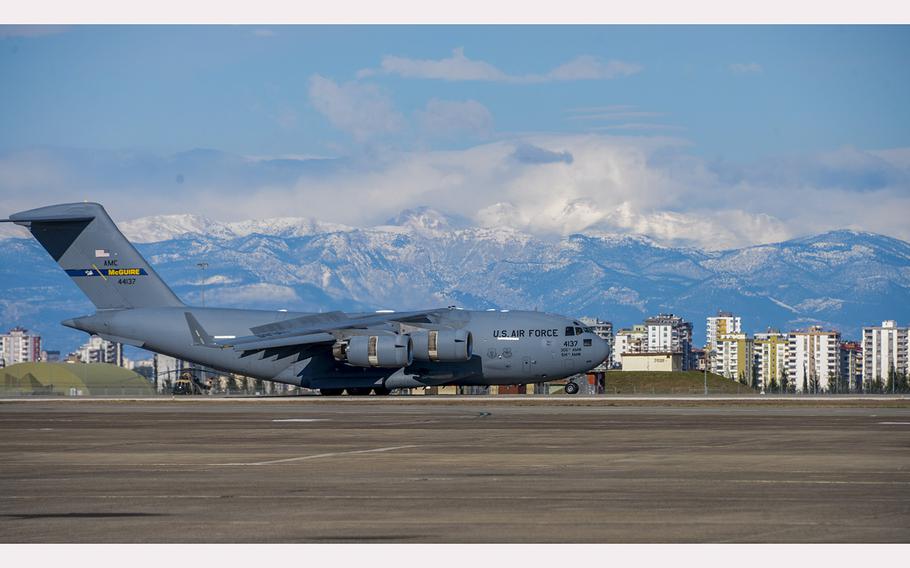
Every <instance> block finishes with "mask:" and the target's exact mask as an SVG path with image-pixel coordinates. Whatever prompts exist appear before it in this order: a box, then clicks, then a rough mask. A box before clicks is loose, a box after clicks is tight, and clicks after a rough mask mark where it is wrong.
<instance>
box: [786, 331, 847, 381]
mask: <svg viewBox="0 0 910 568" xmlns="http://www.w3.org/2000/svg"><path fill="white" fill-rule="evenodd" d="M839 373H840V332H837V331H824V330H822V328H821V327H819V326H812V327H810V328H809V329H808V330H805V331H792V332H790V333H789V335H788V342H787V380H788V382H789V384H790V385H792V386H793V387H795V390H796V391H797V392H803V393H805V392H808V393H820V392H826V391H830V390H834V389H832V388H831V383H832V382H834V381H836V380H837V379H838V375H839ZM835 388H836V387H835Z"/></svg>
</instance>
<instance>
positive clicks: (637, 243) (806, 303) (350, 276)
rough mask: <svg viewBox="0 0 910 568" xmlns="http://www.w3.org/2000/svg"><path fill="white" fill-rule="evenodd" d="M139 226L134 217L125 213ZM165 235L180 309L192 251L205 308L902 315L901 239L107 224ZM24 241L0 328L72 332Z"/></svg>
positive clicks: (154, 249)
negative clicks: (699, 240)
mask: <svg viewBox="0 0 910 568" xmlns="http://www.w3.org/2000/svg"><path fill="white" fill-rule="evenodd" d="M137 221H142V222H141V223H138V222H137ZM121 227H122V228H123V230H124V233H125V234H127V236H128V237H130V238H131V239H135V238H136V235H137V234H141V235H144V236H145V237H155V238H158V237H163V238H161V239H160V240H153V241H151V242H143V241H142V240H141V237H140V239H139V240H135V242H136V245H137V248H138V249H139V250H140V252H141V253H142V254H144V255H146V257H147V258H148V259H149V262H150V263H151V264H152V265H153V266H154V267H155V269H156V271H157V272H158V273H159V274H160V275H161V276H162V277H163V278H164V279H165V281H167V282H168V284H170V285H171V286H172V287H173V288H174V290H175V292H177V294H178V295H179V296H180V297H181V298H182V299H184V301H187V302H188V303H193V304H198V303H200V300H201V295H202V274H201V271H200V269H199V268H198V267H197V263H198V262H202V261H205V262H207V263H208V268H207V269H206V271H205V282H206V291H205V297H206V302H207V304H208V305H220V306H225V307H255V308H264V309H282V308H283V309H290V310H301V311H320V310H328V309H343V310H372V309H388V308H392V309H412V308H424V307H427V306H432V305H451V304H456V305H461V306H463V307H465V308H471V309H486V308H512V309H522V308H526V309H535V308H536V309H541V310H545V311H552V312H558V313H564V314H566V315H572V316H582V315H588V316H597V317H600V318H602V319H607V320H610V321H612V322H613V323H614V326H615V328H616V329H618V328H620V327H626V326H630V325H632V324H634V323H638V322H640V321H641V320H642V319H643V318H645V317H647V316H648V315H652V314H655V313H658V312H674V313H678V314H681V315H682V316H683V317H685V318H686V319H688V320H690V321H692V322H693V324H694V327H695V332H696V341H697V342H700V341H703V336H704V318H705V317H706V316H708V315H712V314H713V313H714V312H716V310H718V309H725V310H730V311H734V312H736V313H738V314H739V315H741V316H742V317H743V323H744V328H745V329H746V330H747V331H749V332H755V331H762V330H764V329H765V328H767V327H775V328H781V329H784V330H786V329H790V328H796V327H805V326H807V325H810V324H813V323H818V324H821V325H824V326H826V327H834V328H838V329H840V330H841V331H842V332H844V334H845V337H858V333H859V329H860V328H861V326H863V325H870V324H878V323H879V322H880V321H881V320H882V319H898V320H900V321H902V322H904V321H906V320H908V319H910V307H907V306H910V301H908V300H910V243H906V242H904V241H901V240H899V239H895V238H893V237H887V236H884V235H878V234H876V233H869V232H863V231H853V230H849V229H844V230H835V231H828V232H825V233H821V234H818V235H807V236H803V237H798V238H795V239H791V240H788V241H782V242H779V243H768V244H760V245H753V246H750V247H743V248H739V249H728V250H723V251H702V250H698V249H694V248H691V247H689V248H675V247H672V246H668V245H662V244H660V243H657V242H655V241H654V240H653V239H650V238H649V237H646V236H641V235H612V234H604V233H591V234H586V233H575V234H571V235H568V236H565V237H562V238H559V239H552V240H546V239H541V238H538V237H534V236H532V235H529V234H526V233H522V232H520V231H517V230H514V229H495V228H483V227H469V226H464V225H463V223H461V222H460V220H459V219H451V218H448V217H447V216H445V215H444V214H441V213H438V212H436V211H434V210H432V209H429V208H418V209H415V210H409V211H406V212H403V213H402V214H401V215H399V216H397V217H395V218H393V219H391V220H389V222H388V224H386V225H380V226H377V227H370V228H355V227H347V226H344V225H334V224H329V223H322V222H319V221H317V220H313V219H305V218H284V219H280V220H277V221H276V220H263V221H255V222H253V221H249V222H247V221H240V222H232V223H219V222H214V221H211V220H209V219H206V218H205V217H201V216H191V215H190V216H186V215H183V216H164V217H161V216H159V217H153V218H144V219H141V220H134V221H129V222H125V223H121ZM65 280H67V279H66V277H65V275H64V274H63V272H62V271H61V270H60V269H59V268H58V267H57V266H56V264H55V263H54V262H53V261H52V260H51V259H50V258H49V256H48V255H47V254H46V252H45V251H44V250H43V249H41V248H40V246H39V245H38V244H37V243H36V242H35V241H34V240H32V239H30V238H7V239H4V240H3V241H2V245H0V294H2V296H0V326H5V327H6V328H9V327H11V326H12V325H17V324H18V325H23V326H25V327H28V328H32V329H35V330H37V331H39V332H40V333H42V335H43V336H45V337H46V340H47V345H48V348H60V349H61V350H64V351H65V350H68V349H72V348H74V347H75V346H77V345H78V343H80V342H81V341H83V338H82V336H81V334H79V333H77V332H73V331H72V330H67V329H65V328H61V326H59V323H58V322H59V321H61V320H63V319H65V318H67V317H73V316H77V315H83V314H85V313H90V312H91V311H93V308H92V306H91V305H90V304H89V303H88V301H87V300H86V299H85V298H83V297H82V295H81V293H80V292H79V291H78V289H77V288H76V286H75V285H73V284H72V283H68V282H65Z"/></svg>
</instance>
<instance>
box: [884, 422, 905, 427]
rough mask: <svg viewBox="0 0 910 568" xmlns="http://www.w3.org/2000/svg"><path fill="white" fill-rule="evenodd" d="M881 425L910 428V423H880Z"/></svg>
mask: <svg viewBox="0 0 910 568" xmlns="http://www.w3.org/2000/svg"><path fill="white" fill-rule="evenodd" d="M879 424H887V425H889V426H910V422H879Z"/></svg>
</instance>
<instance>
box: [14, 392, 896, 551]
mask: <svg viewBox="0 0 910 568" xmlns="http://www.w3.org/2000/svg"><path fill="white" fill-rule="evenodd" d="M563 400H564V402H562V403H558V404H553V403H547V404H536V403H531V402H529V403H522V404H503V403H497V402H494V401H488V402H483V401H477V400H473V401H471V402H469V403H468V402H464V401H459V400H452V401H449V402H448V403H447V404H439V403H427V402H423V401H413V400H412V401H408V403H403V402H402V401H397V400H394V397H392V398H387V399H376V398H375V397H371V398H370V399H360V400H338V399H336V400H328V401H327V400H325V399H321V400H318V402H317V401H316V400H313V399H293V400H277V401H276V400H269V401H263V400H221V401H187V400H184V401H179V402H168V401H132V402H112V401H80V402H64V401H59V402H58V401H48V402H13V403H2V404H0V541H2V542H93V543H108V542H446V543H448V542H907V541H908V540H910V532H908V528H907V527H908V526H910V451H908V450H910V407H908V406H907V404H892V405H890V406H891V407H887V406H879V405H876V404H875V403H873V402H868V403H865V402H859V403H854V404H852V405H846V406H840V407H824V406H815V405H807V404H798V405H792V404H788V405H769V404H749V403H747V402H741V403H738V404H736V405H730V406H725V405H719V404H698V403H691V404H689V405H685V406H675V405H673V404H670V403H659V402H658V403H654V404H644V405H642V404H638V403H635V402H633V401H629V402H626V403H624V402H622V401H618V402H617V401H615V400H614V401H607V400H606V399H600V402H597V401H596V399H574V400H569V399H563ZM592 400H594V402H591V401H592Z"/></svg>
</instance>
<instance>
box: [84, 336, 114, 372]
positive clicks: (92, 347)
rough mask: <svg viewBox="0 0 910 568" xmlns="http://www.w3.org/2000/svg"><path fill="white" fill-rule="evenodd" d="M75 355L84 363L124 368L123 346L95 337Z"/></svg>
mask: <svg viewBox="0 0 910 568" xmlns="http://www.w3.org/2000/svg"><path fill="white" fill-rule="evenodd" d="M75 354H76V355H77V356H78V357H79V360H80V361H82V362H83V363H110V364H111V365H117V366H118V367H122V366H123V345H121V344H120V343H116V342H114V341H108V340H107V339H102V338H101V337H98V336H97V335H93V336H91V337H90V338H89V340H88V341H87V342H86V343H84V344H83V345H82V347H80V348H79V349H77V350H76V352H75Z"/></svg>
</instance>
